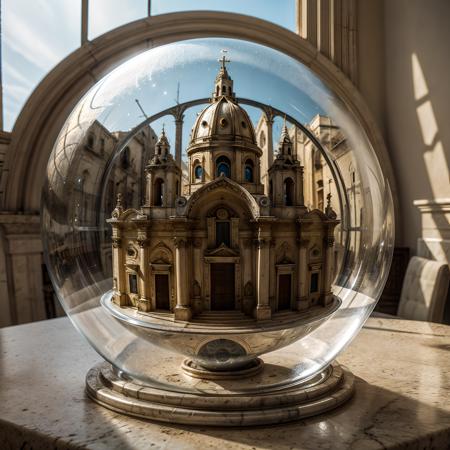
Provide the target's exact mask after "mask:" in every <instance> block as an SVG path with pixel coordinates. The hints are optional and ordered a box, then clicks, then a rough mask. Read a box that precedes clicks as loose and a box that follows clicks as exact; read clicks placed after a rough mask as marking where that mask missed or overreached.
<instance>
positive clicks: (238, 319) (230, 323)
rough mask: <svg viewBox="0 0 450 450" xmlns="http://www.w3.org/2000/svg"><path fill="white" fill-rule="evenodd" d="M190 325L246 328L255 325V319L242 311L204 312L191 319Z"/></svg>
mask: <svg viewBox="0 0 450 450" xmlns="http://www.w3.org/2000/svg"><path fill="white" fill-rule="evenodd" d="M192 323H195V324H198V325H208V326H213V327H224V328H230V327H236V328H240V327H244V328H245V327H248V326H249V325H250V326H251V325H254V324H255V319H253V318H252V317H250V316H246V315H245V314H244V313H243V312H242V311H204V312H202V313H200V314H199V315H197V316H195V317H194V318H193V319H192Z"/></svg>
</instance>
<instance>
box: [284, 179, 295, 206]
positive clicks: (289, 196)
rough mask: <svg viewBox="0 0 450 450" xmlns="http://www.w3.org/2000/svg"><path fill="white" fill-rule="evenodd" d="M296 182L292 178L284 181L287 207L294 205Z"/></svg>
mask: <svg viewBox="0 0 450 450" xmlns="http://www.w3.org/2000/svg"><path fill="white" fill-rule="evenodd" d="M294 187H295V184H294V181H293V180H292V178H286V179H285V180H284V204H285V206H293V205H294Z"/></svg>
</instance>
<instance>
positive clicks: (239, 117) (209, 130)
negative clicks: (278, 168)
mask: <svg viewBox="0 0 450 450" xmlns="http://www.w3.org/2000/svg"><path fill="white" fill-rule="evenodd" d="M221 62H222V66H221V68H220V70H219V73H218V74H217V77H216V80H215V89H214V92H213V95H212V99H211V104H210V105H208V106H207V107H206V108H205V109H204V110H203V111H202V112H201V113H200V114H199V115H198V117H197V120H196V121H195V123H194V126H193V127H192V133H191V142H190V146H191V147H192V146H194V147H197V146H202V144H204V143H206V144H207V145H211V144H213V142H214V141H221V142H223V141H228V142H229V143H230V144H232V145H233V144H237V145H240V146H250V147H253V146H256V136H255V130H254V128H253V124H252V121H251V120H250V117H249V116H248V114H247V111H245V109H243V108H242V107H241V106H239V105H238V103H237V101H236V97H235V94H234V92H233V80H232V79H231V77H230V76H229V74H228V71H227V69H226V67H225V62H227V61H226V60H225V58H223V59H222V61H221Z"/></svg>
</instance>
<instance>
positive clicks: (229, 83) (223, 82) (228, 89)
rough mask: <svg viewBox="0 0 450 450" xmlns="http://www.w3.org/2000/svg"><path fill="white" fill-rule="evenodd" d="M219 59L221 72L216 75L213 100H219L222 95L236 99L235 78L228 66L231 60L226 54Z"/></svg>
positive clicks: (224, 51)
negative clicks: (234, 90)
mask: <svg viewBox="0 0 450 450" xmlns="http://www.w3.org/2000/svg"><path fill="white" fill-rule="evenodd" d="M222 52H223V53H226V50H222ZM217 61H218V62H219V63H220V69H219V73H218V74H217V76H216V81H215V85H214V92H213V95H212V100H213V102H214V101H218V100H220V99H221V98H222V97H227V98H231V99H233V100H234V98H235V95H234V92H233V80H232V79H231V77H230V75H229V74H228V71H227V66H226V64H227V63H229V62H231V61H230V60H229V59H227V58H226V56H225V54H224V55H223V56H222V58H219V59H218V60H217Z"/></svg>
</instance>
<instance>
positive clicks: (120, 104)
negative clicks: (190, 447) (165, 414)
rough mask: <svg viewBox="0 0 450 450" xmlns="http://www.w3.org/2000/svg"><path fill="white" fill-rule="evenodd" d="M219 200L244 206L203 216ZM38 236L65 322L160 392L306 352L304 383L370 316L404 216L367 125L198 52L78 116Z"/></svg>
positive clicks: (300, 91) (57, 149)
mask: <svg viewBox="0 0 450 450" xmlns="http://www.w3.org/2000/svg"><path fill="white" fill-rule="evenodd" d="M223 49H226V53H224V52H223ZM218 58H219V60H220V62H218ZM233 83H234V84H233ZM224 99H225V100H224ZM211 105H212V106H213V107H212V106H211ZM190 133H191V135H190ZM211 136H215V137H214V140H211ZM230 139H232V140H233V145H232V151H231V150H227V151H228V153H226V152H225V153H226V154H225V153H224V154H222V155H219V153H220V151H221V149H222V148H224V149H225V148H226V149H229V148H231V147H230V145H231V144H230ZM205 142H206V144H205ZM211 146H213V147H214V149H211V148H212V147H211ZM202 152H203V153H202ZM214 152H215V153H214ZM211 154H213V155H216V156H217V159H215V160H214V158H215V156H211ZM199 155H200V156H199ZM202 155H203V156H202ZM210 157H211V158H213V159H211V161H213V162H210V159H208V158H210ZM202 158H203V159H202ZM214 161H215V162H214ZM214 164H216V165H215V167H214ZM240 167H242V170H241V169H240ZM289 173H291V174H293V175H292V176H291V175H289V177H288V176H287V175H286V174H289ZM278 174H279V175H278ZM278 176H280V177H281V178H280V180H281V181H279V180H278V178H277V177H278ZM283 177H284V178H283ZM296 177H298V178H296ZM224 180H225V181H224ZM277 180H278V181H277ZM283 180H284V181H283ZM298 180H301V183H302V187H301V188H300V187H299V181H298ZM219 182H220V183H222V185H221V186H222V188H223V186H225V185H226V186H228V187H229V188H230V192H232V191H233V189H234V191H233V192H234V194H233V195H234V197H233V195H231V194H230V198H229V199H228V198H227V197H226V196H225V197H224V196H223V195H222V194H220V195H219V194H217V195H216V197H211V198H210V199H209V200H206V197H205V200H204V201H202V197H201V195H203V193H205V192H208V189H209V190H211V189H212V188H211V186H212V185H214V186H216V185H219V184H218V183H219ZM227 183H228V184H227ZM208 186H209V187H208ZM222 188H221V189H222ZM244 191H245V192H244ZM217 192H222V191H220V190H218V191H217ZM223 192H225V191H223ZM200 193H202V194H200ZM205 195H206V194H205ZM243 197H245V198H246V199H247V200H246V201H247V202H249V203H251V205H253V206H252V207H253V208H254V209H255V210H257V217H256V219H255V218H253V219H251V217H250V215H251V214H250V213H249V212H248V211H247V210H245V211H244V210H242V211H244V212H241V210H240V206H239V202H240V201H241V200H239V198H243ZM193 198H194V199H196V201H197V204H196V205H194V206H192V205H193V204H194V200H193ZM208 202H210V204H209V203H208ZM221 202H223V203H224V204H225V205H226V204H227V202H229V208H228V206H225V207H224V206H221ZM191 206H192V209H186V208H191ZM213 206H214V208H215V209H214V210H212V209H208V208H209V207H211V208H213ZM195 208H197V209H195ZM244 209H245V208H244ZM194 210H195V211H197V212H196V213H195V214H197V215H195V214H194V213H193V212H192V211H194ZM186 211H190V212H189V213H188V212H186ZM200 211H202V212H200ZM211 211H212V212H211ZM311 211H313V212H314V211H316V213H315V215H311V214H312V213H311ZM189 214H191V215H192V217H191V216H189ZM305 217H307V218H308V219H307V220H306V219H304V218H305ZM314 217H316V218H318V219H317V221H318V222H317V223H316V222H315V220H316V219H314ZM191 219H192V220H191ZM262 219H264V220H265V221H266V222H264V223H272V222H273V223H275V224H276V225H270V226H269V225H264V226H263V225H261V223H262ZM189 220H191V222H189V223H190V225H189V226H186V225H185V222H186V221H189ZM200 220H201V221H203V222H202V223H203V224H204V228H201V229H200V228H199V225H198V223H199V221H200ZM302 220H303V222H302ZM271 221H272V222H271ZM308 221H309V222H308ZM119 222H120V223H121V225H120V227H122V228H120V227H119V225H118V223H119ZM244 223H245V224H246V225H245V227H244V228H245V229H241V228H240V227H241V225H242V224H244ZM283 223H286V224H290V225H289V226H290V227H291V228H289V227H288V225H286V227H288V228H286V229H285V230H284V231H283V229H282V227H283V225H282V224H283ZM299 223H300V225H298V224H299ZM207 224H209V225H207ZM258 224H259V225H258ZM280 224H281V225H280ZM330 224H332V227H331V225H330ZM209 226H211V230H212V229H213V227H215V228H214V230H213V231H211V233H212V234H211V235H210V234H209V233H210V231H205V230H210V229H209V228H208V227H209ZM242 226H243V225H242ZM158 227H159V228H158ZM270 227H272V228H273V227H279V229H280V230H281V231H280V232H279V234H272V235H270V233H268V232H267V229H271V228H270ZM308 227H310V228H311V232H310V234H309V235H304V231H303V230H304V229H306V228H308ZM327 227H328V228H327ZM330 227H331V228H330ZM131 229H133V230H135V236H134V237H133V238H129V234H127V233H131V231H129V230H131ZM294 229H295V230H297V231H295V232H293V231H292V230H294ZM325 229H327V230H332V231H333V232H332V234H331V235H325V234H324V235H322V234H320V233H321V232H322V231H323V230H325ZM152 230H159V231H155V232H154V233H156V234H158V233H160V234H158V236H165V237H164V238H161V243H159V244H158V243H156V244H155V243H154V242H153V241H152V239H154V236H155V234H152V233H153V231H152ZM180 230H181V231H180ZM242 230H243V231H242ZM321 230H322V231H321ZM42 233H43V239H44V252H45V259H46V264H47V267H48V269H49V272H50V275H51V279H52V282H53V285H54V287H55V290H56V293H57V295H58V298H59V300H60V302H61V304H62V306H63V308H64V310H65V311H66V313H67V315H68V316H69V317H70V319H71V321H72V322H73V323H74V325H75V326H76V328H77V329H78V330H79V331H80V332H81V333H82V334H83V335H84V336H85V337H86V338H87V340H88V341H89V342H90V344H91V345H92V346H93V347H94V348H95V349H96V350H97V352H98V353H99V354H100V355H101V356H102V357H103V358H104V359H106V360H107V361H109V362H110V363H111V364H112V365H113V366H114V367H115V368H116V369H117V370H119V371H121V372H123V373H125V374H127V375H128V376H130V377H133V378H137V379H140V380H142V381H146V380H147V381H152V382H158V383H161V384H164V385H167V384H168V383H169V382H168V378H167V376H163V375H162V372H164V363H165V362H166V361H168V360H173V359H174V358H175V359H176V358H178V359H180V361H183V359H184V358H185V357H187V358H191V359H193V360H194V361H195V362H196V363H198V364H199V365H200V366H202V367H203V368H206V369H208V370H224V369H227V370H233V369H234V368H236V367H241V366H243V364H247V363H248V362H249V361H251V359H252V358H254V357H257V356H262V357H264V354H265V353H266V352H276V351H278V349H280V348H283V347H285V346H289V345H291V344H293V343H294V342H295V343H296V349H297V350H296V351H297V352H298V349H299V348H300V349H301V351H300V352H298V368H297V370H296V374H295V376H296V377H297V379H302V378H306V377H310V376H312V375H314V374H316V373H318V372H319V371H320V370H322V369H324V368H325V367H326V366H328V365H329V364H330V363H331V362H332V361H333V359H334V358H336V356H337V355H338V354H339V352H340V351H342V349H343V348H344V347H345V346H346V345H347V344H348V343H349V342H350V341H351V340H352V338H353V337H354V336H355V335H356V334H357V333H358V331H359V329H360V328H361V327H362V325H363V324H364V322H365V320H366V319H367V317H368V316H369V315H370V313H371V312H372V310H373V309H374V307H375V305H376V302H377V300H378V298H379V297H380V295H381V291H382V289H383V287H384V284H385V281H386V278H387V275H388V270H389V266H390V261H391V257H392V250H393V241H394V238H393V233H394V223H393V204H392V199H391V194H390V190H389V186H388V184H387V181H386V179H385V177H384V176H383V172H382V170H381V167H380V164H379V161H378V160H377V157H376V155H375V152H374V150H373V148H372V147H371V144H370V142H369V141H368V139H367V136H366V135H365V133H364V130H363V129H362V127H361V125H360V124H359V123H358V121H357V120H356V119H355V117H354V115H353V114H352V113H351V112H350V111H349V110H348V109H347V108H346V106H345V105H344V103H343V102H342V101H341V100H340V99H339V98H338V97H337V96H336V95H335V94H334V93H333V92H332V91H330V89H329V88H328V87H327V86H326V85H325V84H324V82H322V81H321V80H320V79H319V78H318V77H317V76H316V75H315V74H314V73H313V72H312V71H311V70H309V69H308V68H307V67H306V66H304V65H303V64H302V63H300V62H298V61H297V60H295V59H293V58H291V57H289V56H287V55H284V54H282V53H280V52H277V51H275V50H273V49H270V48H268V47H265V46H262V45H259V44H255V43H251V42H247V41H241V40H233V39H217V38H211V39H195V40H187V41H181V42H177V43H174V44H169V45H164V46H160V47H157V48H153V49H151V50H148V51H146V52H144V53H142V54H140V55H138V56H136V57H134V58H132V59H130V60H128V61H127V62H125V63H123V64H122V65H120V66H119V67H117V68H116V69H115V70H113V71H112V72H111V73H109V74H108V75H107V76H105V77H104V78H103V79H102V80H100V81H99V82H98V83H96V85H95V86H93V87H92V88H91V89H90V90H89V91H88V92H87V93H86V94H85V95H84V96H83V98H82V99H81V100H80V101H79V102H78V104H77V105H76V107H75V108H74V110H73V111H72V113H71V114H70V116H69V118H68V119H67V120H66V122H65V124H64V126H63V128H62V129H61V132H60V134H59V137H58V139H57V141H56V143H55V146H54V149H53V152H52V154H51V157H50V160H49V163H48V167H47V178H46V180H45V183H44V190H43V196H42ZM120 233H122V234H120ZM164 233H166V234H165V235H164ZM264 233H266V234H264ZM283 233H284V234H283ZM314 233H316V234H317V233H318V234H317V236H321V237H320V238H318V239H319V240H318V241H317V242H318V244H317V245H315V246H308V245H309V244H308V242H311V239H313V237H312V236H315V234H314ZM127 236H128V237H127ZM236 236H237V237H236ZM305 236H306V237H305ZM308 236H309V237H308ZM308 239H309V241H308ZM314 239H315V238H314ZM125 241H126V242H125ZM124 242H125V243H124ZM149 242H150V243H149ZM221 258H222V259H221ZM264 258H265V259H264ZM302 258H306V259H302ZM262 260H264V261H266V263H267V266H268V267H270V268H269V270H268V272H267V274H269V273H270V275H267V278H266V279H265V281H264V280H262V281H261V279H259V278H258V276H257V274H258V273H260V272H258V271H260V270H262V269H261V264H262V263H261V262H260V261H262ZM143 261H144V263H143ZM205 261H206V262H205ZM208 261H209V263H211V262H212V263H211V264H209V263H208ZM221 261H222V262H221ZM303 261H308V264H306V265H304V264H303ZM207 263H208V264H209V266H208V271H209V272H210V273H208V272H205V270H206V269H200V268H199V267H200V266H202V267H203V264H207ZM142 264H144V266H143V265H142ZM230 264H234V266H233V267H234V268H233V269H232V270H233V272H232V273H231V272H229V270H228V269H229V267H228V266H229V265H230ZM227 265H228V266H227ZM212 266H214V268H212ZM219 266H220V267H219ZM237 266H239V267H238V268H236V267H237ZM205 267H206V266H205ZM142 271H145V274H144V275H143V274H142ZM213 272H214V273H213ZM216 272H217V273H216ZM197 273H200V274H201V276H197V275H196V274H197ZM212 277H216V278H214V280H219V281H217V285H216V284H214V287H213V282H212V281H211V280H212ZM327 277H328V278H327ZM247 278H248V279H249V280H251V282H250V281H247ZM148 280H151V282H148ZM180 280H181V281H180ZM220 280H222V281H220ZM149 283H150V284H149ZM214 283H216V281H214ZM327 283H328V285H329V287H330V288H331V291H330V292H328V291H327V289H328V288H327ZM230 285H233V286H236V288H235V290H234V287H233V288H231V291H230ZM263 289H267V292H266V293H265V294H264V295H263ZM321 290H324V291H323V292H322V291H321ZM122 291H123V292H122ZM325 291H327V292H325ZM143 292H144V293H145V294H143ZM230 292H231V293H232V294H230ZM234 292H236V297H235V298H234ZM316 293H317V295H316ZM227 295H228V296H230V295H232V296H233V302H234V303H233V304H232V306H231V308H230V304H229V303H227V301H228V300H227V297H226V296H227ZM263 297H264V299H265V300H264V301H265V303H264V304H263V302H262V300H260V299H261V298H263ZM325 297H326V298H327V299H328V300H325ZM181 298H183V299H181ZM221 299H222V300H221ZM214 302H216V303H214ZM221 302H222V303H221ZM214 305H215V306H214ZM230 309H231V310H232V311H230ZM255 311H256V312H255ZM294 313H295V314H296V315H295V318H294V319H292V317H294V316H293V314H294ZM264 314H266V315H264ZM210 335H211V336H215V338H214V339H213V338H210ZM219 336H220V337H219ZM166 375H167V374H166ZM174 383H175V385H176V382H174ZM172 388H173V386H172ZM179 389H185V390H186V389H187V388H186V386H183V387H181V385H180V387H179Z"/></svg>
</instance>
